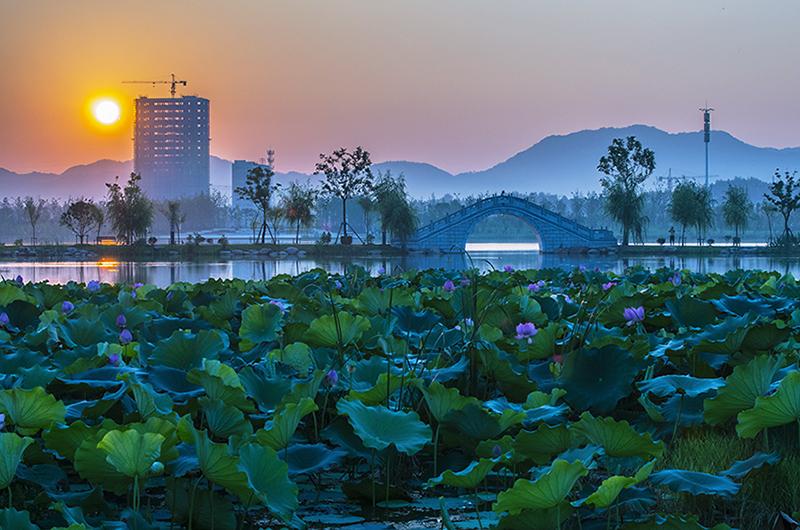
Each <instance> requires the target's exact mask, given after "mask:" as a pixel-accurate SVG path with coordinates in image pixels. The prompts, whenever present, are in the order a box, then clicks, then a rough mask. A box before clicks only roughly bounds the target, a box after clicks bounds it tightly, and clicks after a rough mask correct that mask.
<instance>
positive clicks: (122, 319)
mask: <svg viewBox="0 0 800 530" xmlns="http://www.w3.org/2000/svg"><path fill="white" fill-rule="evenodd" d="M126 325H128V319H127V318H125V315H123V314H122V313H120V314H119V315H117V327H118V328H124V327H125V326H126Z"/></svg>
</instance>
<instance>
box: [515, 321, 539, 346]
mask: <svg viewBox="0 0 800 530" xmlns="http://www.w3.org/2000/svg"><path fill="white" fill-rule="evenodd" d="M537 333H539V330H538V329H536V324H534V323H533V322H522V323H520V324H517V335H516V338H517V340H523V339H527V341H528V344H530V343H531V342H533V336H534V335H536V334H537Z"/></svg>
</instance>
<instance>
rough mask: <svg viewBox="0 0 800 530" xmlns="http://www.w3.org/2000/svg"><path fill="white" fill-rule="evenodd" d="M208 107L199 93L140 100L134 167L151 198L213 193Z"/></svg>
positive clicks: (137, 108)
mask: <svg viewBox="0 0 800 530" xmlns="http://www.w3.org/2000/svg"><path fill="white" fill-rule="evenodd" d="M208 111H209V101H208V100H207V99H205V98H200V97H196V96H182V97H179V98H175V97H172V98H148V97H140V98H137V99H136V115H135V119H134V133H133V152H134V156H133V168H134V169H133V170H134V171H135V172H136V173H139V174H140V175H141V176H142V188H143V189H144V191H145V192H146V193H147V195H148V196H149V197H150V198H152V199H175V198H179V197H188V196H193V195H198V194H201V193H205V194H207V193H208V192H209V177H210V175H209V173H210V171H209V158H208V156H209V143H210V138H209V116H208Z"/></svg>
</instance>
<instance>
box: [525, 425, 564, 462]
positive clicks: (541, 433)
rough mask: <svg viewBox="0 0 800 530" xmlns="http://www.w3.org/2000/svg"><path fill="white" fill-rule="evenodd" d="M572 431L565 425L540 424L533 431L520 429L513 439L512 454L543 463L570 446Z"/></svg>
mask: <svg viewBox="0 0 800 530" xmlns="http://www.w3.org/2000/svg"><path fill="white" fill-rule="evenodd" d="M572 443H573V440H572V432H571V431H570V430H569V429H568V428H567V427H566V426H565V425H556V426H554V427H551V426H550V425H546V424H542V425H540V426H539V428H538V429H536V430H535V431H526V430H522V431H519V433H517V436H516V438H515V439H514V454H515V455H516V456H519V457H523V458H527V459H529V460H532V461H533V462H534V463H536V464H537V465H540V466H542V465H545V464H547V463H548V462H550V460H551V458H552V457H553V456H555V455H557V454H560V453H562V452H563V451H566V450H567V449H569V448H570V447H572Z"/></svg>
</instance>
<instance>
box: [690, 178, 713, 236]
mask: <svg viewBox="0 0 800 530" xmlns="http://www.w3.org/2000/svg"><path fill="white" fill-rule="evenodd" d="M694 202H695V215H694V226H695V227H696V228H697V243H698V244H700V245H702V244H703V241H704V240H705V233H706V230H708V229H709V228H710V227H711V226H712V225H713V223H714V204H713V201H712V198H711V189H710V188H708V187H706V186H695V201H694Z"/></svg>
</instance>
